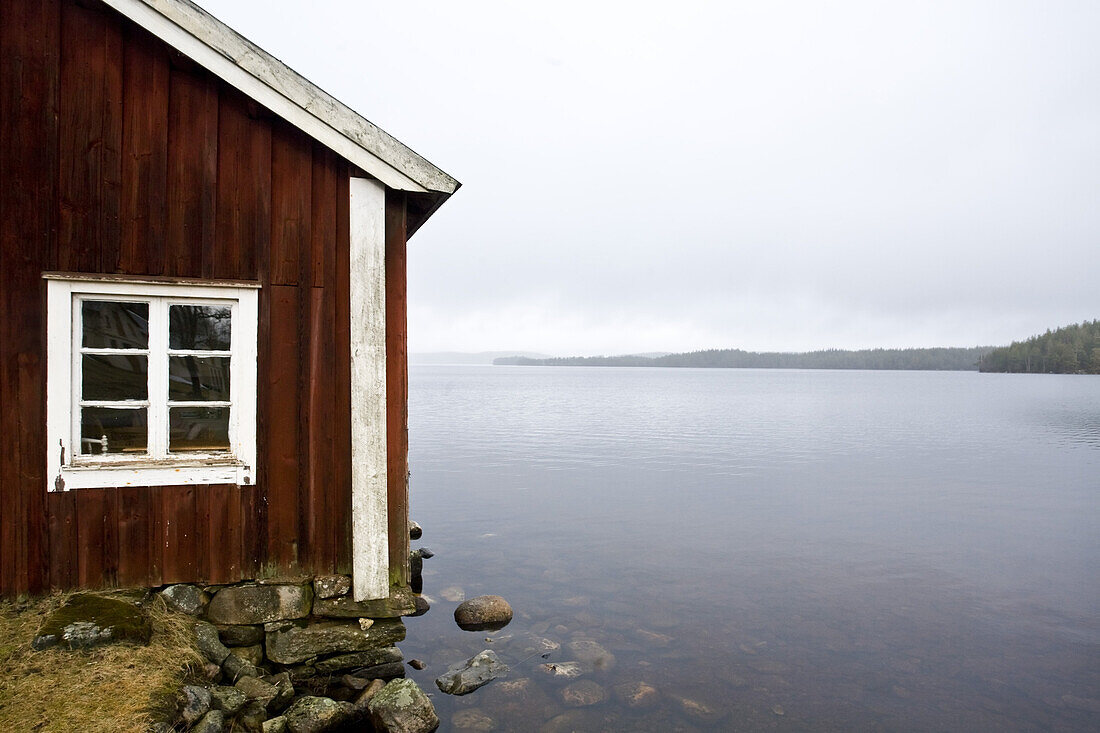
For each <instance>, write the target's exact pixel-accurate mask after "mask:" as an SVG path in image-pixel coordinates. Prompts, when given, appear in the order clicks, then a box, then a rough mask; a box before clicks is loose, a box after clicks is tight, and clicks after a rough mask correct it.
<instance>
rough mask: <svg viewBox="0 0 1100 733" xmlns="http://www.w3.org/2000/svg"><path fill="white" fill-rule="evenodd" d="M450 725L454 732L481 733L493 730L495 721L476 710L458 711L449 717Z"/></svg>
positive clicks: (495, 725)
mask: <svg viewBox="0 0 1100 733" xmlns="http://www.w3.org/2000/svg"><path fill="white" fill-rule="evenodd" d="M451 725H452V726H453V727H454V728H455V729H456V730H470V731H478V733H482V732H483V731H491V730H495V729H496V727H497V724H496V721H495V720H493V719H492V718H490V717H489V716H488V715H486V714H485V713H484V712H482V711H481V710H478V709H477V708H468V709H466V710H459V711H458V712H457V713H455V714H454V715H452V716H451Z"/></svg>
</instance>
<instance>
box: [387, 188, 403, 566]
mask: <svg viewBox="0 0 1100 733" xmlns="http://www.w3.org/2000/svg"><path fill="white" fill-rule="evenodd" d="M405 206H406V204H405V194H404V193H403V192H398V191H390V190H387V191H386V477H387V482H388V485H387V492H386V506H387V510H388V519H389V549H390V583H391V584H397V585H407V584H408V582H409V559H408V558H409V413H408V405H409V370H408V339H407V316H406V314H407V307H406V303H407V299H406V277H405V264H406V261H405V260H406V258H405V245H406V234H405V232H406V208H405Z"/></svg>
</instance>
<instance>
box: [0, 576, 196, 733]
mask: <svg viewBox="0 0 1100 733" xmlns="http://www.w3.org/2000/svg"><path fill="white" fill-rule="evenodd" d="M68 596H69V594H66V593H55V594H52V595H49V596H46V597H44V598H40V599H37V600H33V601H30V602H23V603H18V602H17V603H12V602H8V601H0V731H35V732H36V733H37V732H38V731H42V732H43V733H45V732H47V731H58V733H62V732H64V733H68V731H82V733H98V732H99V731H103V733H108V732H109V733H115V732H116V731H147V730H148V729H149V727H150V724H151V723H152V722H154V720H156V719H158V718H159V719H163V717H164V713H165V712H166V711H167V710H168V709H169V708H170V707H172V706H173V705H174V700H175V696H176V692H177V691H178V690H179V688H180V686H181V685H182V684H183V683H184V681H185V680H186V679H187V678H188V677H190V676H192V675H194V674H196V673H197V671H198V670H201V669H202V657H201V655H200V654H199V651H198V649H197V648H196V646H195V636H194V632H193V628H194V623H195V620H194V619H193V618H192V617H190V616H186V615H183V614H178V613H172V612H170V611H169V610H168V609H167V608H166V607H165V605H164V602H163V601H162V600H161V599H160V598H156V599H155V600H154V601H153V602H152V603H150V604H149V605H148V607H147V611H148V613H149V616H150V620H151V621H152V625H153V636H152V639H151V640H150V642H149V645H148V646H135V645H132V644H111V645H108V646H102V647H97V648H94V649H90V650H87V651H66V650H64V649H61V648H57V647H55V648H53V649H47V650H46V651H41V652H36V651H34V650H33V649H31V641H32V640H33V639H34V636H35V634H36V632H37V631H38V629H39V628H40V627H41V625H42V623H43V621H45V619H46V617H47V616H48V615H49V614H50V613H51V612H52V611H54V610H56V609H57V608H58V607H59V606H60V605H61V604H62V603H64V602H65V599H66V598H67V597H68Z"/></svg>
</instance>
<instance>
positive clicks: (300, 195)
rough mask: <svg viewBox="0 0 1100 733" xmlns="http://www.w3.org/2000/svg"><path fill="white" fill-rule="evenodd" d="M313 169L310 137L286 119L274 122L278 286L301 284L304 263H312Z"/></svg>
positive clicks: (273, 196) (273, 255) (274, 272)
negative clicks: (285, 120)
mask: <svg viewBox="0 0 1100 733" xmlns="http://www.w3.org/2000/svg"><path fill="white" fill-rule="evenodd" d="M312 170H313V149H312V145H311V143H310V141H309V138H307V137H306V136H305V135H303V134H301V133H300V132H299V131H298V130H296V129H294V128H292V127H291V126H290V125H289V124H287V123H285V122H278V123H276V124H275V125H273V126H272V130H271V261H270V267H271V271H270V274H271V282H272V284H274V285H297V284H298V282H299V279H300V277H301V275H302V268H303V265H304V266H305V267H306V268H308V266H309V263H310V259H311V258H310V256H309V253H310V197H311V183H310V180H311V177H312V176H311V174H312ZM303 253H305V255H304V257H303ZM305 282H306V283H308V282H309V278H308V277H306V278H305Z"/></svg>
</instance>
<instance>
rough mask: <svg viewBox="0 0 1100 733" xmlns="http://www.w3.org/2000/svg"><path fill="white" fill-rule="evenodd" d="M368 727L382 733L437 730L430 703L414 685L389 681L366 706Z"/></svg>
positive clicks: (425, 732)
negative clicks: (368, 715)
mask: <svg viewBox="0 0 1100 733" xmlns="http://www.w3.org/2000/svg"><path fill="white" fill-rule="evenodd" d="M367 710H368V711H369V713H370V720H371V723H372V724H373V725H374V728H375V730H377V731H381V732H382V733H430V732H431V731H433V730H435V729H436V728H438V727H439V717H438V716H437V715H436V714H435V707H433V706H432V701H431V700H430V699H428V696H427V695H425V694H424V691H423V690H421V689H420V688H419V687H418V686H417V684H416V683H415V682H413V681H412V680H407V679H400V680H393V681H392V682H390V683H388V684H387V685H386V686H385V687H383V688H382V689H381V690H380V691H379V692H378V694H376V695H375V696H374V697H372V698H371V701H370V702H369V703H368V704H367Z"/></svg>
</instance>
